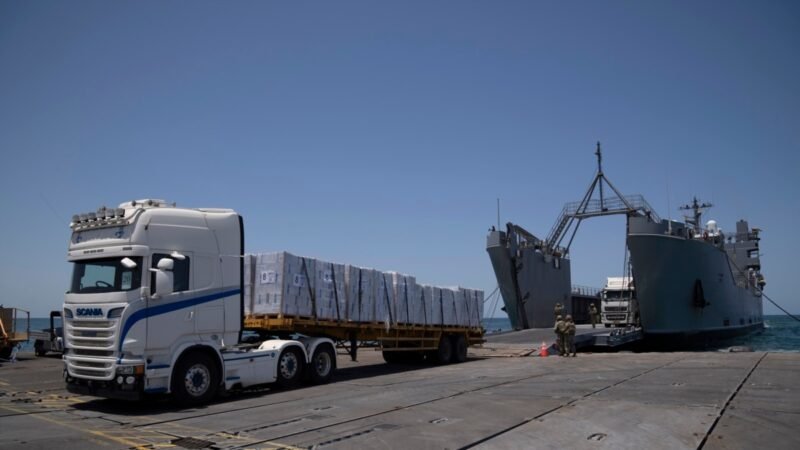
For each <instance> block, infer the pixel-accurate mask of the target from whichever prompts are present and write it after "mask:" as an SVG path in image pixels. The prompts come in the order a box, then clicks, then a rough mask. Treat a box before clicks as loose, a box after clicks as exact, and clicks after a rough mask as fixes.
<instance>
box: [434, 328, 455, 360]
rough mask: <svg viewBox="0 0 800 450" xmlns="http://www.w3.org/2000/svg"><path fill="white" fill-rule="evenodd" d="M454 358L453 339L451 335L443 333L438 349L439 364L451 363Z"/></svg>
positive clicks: (437, 358)
mask: <svg viewBox="0 0 800 450" xmlns="http://www.w3.org/2000/svg"><path fill="white" fill-rule="evenodd" d="M452 359H453V341H452V340H451V339H450V336H447V335H444V334H443V335H442V338H441V339H439V349H438V350H436V361H437V362H438V363H439V364H449V363H450V361H451V360H452Z"/></svg>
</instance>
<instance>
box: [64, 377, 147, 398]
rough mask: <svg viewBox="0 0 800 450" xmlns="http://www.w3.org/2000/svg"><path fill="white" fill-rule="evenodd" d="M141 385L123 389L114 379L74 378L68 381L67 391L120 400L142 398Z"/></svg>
mask: <svg viewBox="0 0 800 450" xmlns="http://www.w3.org/2000/svg"><path fill="white" fill-rule="evenodd" d="M140 386H141V385H140V384H139V383H137V384H136V385H132V386H131V387H132V388H133V389H123V388H120V386H119V385H118V384H117V383H116V382H114V380H112V381H96V380H79V379H76V378H72V379H71V380H70V381H68V382H67V391H68V392H71V393H73V394H79V395H91V396H93V397H104V398H113V399H118V400H141V399H142V397H143V396H144V394H143V393H142V389H141V387H140Z"/></svg>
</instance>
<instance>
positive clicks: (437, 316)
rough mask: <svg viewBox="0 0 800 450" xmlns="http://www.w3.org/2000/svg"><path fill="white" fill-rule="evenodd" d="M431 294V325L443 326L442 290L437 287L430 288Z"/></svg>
mask: <svg viewBox="0 0 800 450" xmlns="http://www.w3.org/2000/svg"><path fill="white" fill-rule="evenodd" d="M431 292H432V293H433V296H432V297H431V306H430V307H431V315H430V317H431V325H444V322H443V321H442V311H443V309H442V300H443V298H442V297H443V296H442V288H440V287H438V286H432V287H431Z"/></svg>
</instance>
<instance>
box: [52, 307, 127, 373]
mask: <svg viewBox="0 0 800 450" xmlns="http://www.w3.org/2000/svg"><path fill="white" fill-rule="evenodd" d="M64 322H65V323H64V325H65V326H64V329H65V336H66V341H67V342H66V344H67V348H68V349H69V353H67V355H66V361H67V366H68V369H69V373H70V374H72V375H74V376H78V377H81V378H88V379H93V380H110V379H111V378H113V377H114V370H115V369H114V356H115V354H116V352H115V346H116V338H117V322H118V320H113V319H112V320H107V319H101V320H91V319H77V320H75V319H67V320H65V321H64Z"/></svg>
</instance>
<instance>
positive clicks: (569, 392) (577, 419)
mask: <svg viewBox="0 0 800 450" xmlns="http://www.w3.org/2000/svg"><path fill="white" fill-rule="evenodd" d="M359 357H360V358H361V361H360V362H357V363H353V362H350V361H349V358H347V357H346V356H345V355H340V357H339V358H338V361H339V365H340V371H339V373H338V376H337V378H336V379H335V381H334V382H333V383H331V384H328V385H324V386H310V387H304V388H299V389H295V390H289V391H286V390H272V389H263V390H260V391H255V392H248V393H238V394H233V395H231V396H229V397H227V398H224V399H219V400H218V401H216V402H214V403H212V404H210V405H206V406H203V407H198V408H190V409H178V408H175V407H174V406H173V405H172V403H170V402H168V401H154V402H150V403H144V404H140V403H127V402H119V401H111V400H102V399H94V398H90V397H83V396H75V395H71V394H68V393H66V392H65V391H64V390H63V382H62V381H61V368H62V366H61V361H60V360H59V359H58V358H55V357H46V358H33V357H32V356H27V358H30V359H25V360H22V361H20V362H18V363H16V364H2V365H0V429H2V433H0V448H30V449H39V448H41V449H48V448H52V447H53V445H54V444H53V443H54V442H58V447H59V449H60V450H68V449H85V448H157V447H176V446H177V448H186V447H192V446H194V447H195V448H199V447H200V446H206V448H209V447H210V446H213V448H293V447H301V448H308V447H316V448H321V449H328V448H398V449H400V448H464V447H468V448H469V447H480V448H592V449H596V448H670V449H672V448H698V447H699V446H701V445H703V448H753V447H758V446H760V445H762V444H764V443H768V446H769V447H770V448H800V433H798V431H797V430H799V429H800V409H798V405H800V386H798V383H797V382H796V380H797V379H798V375H800V353H763V352H757V353H723V352H686V353H639V354H636V353H624V354H609V353H604V354H588V353H579V354H578V357H577V358H558V357H549V358H530V357H522V358H482V359H478V358H472V359H470V360H469V361H468V362H466V363H463V364H456V365H447V366H411V365H394V366H390V365H387V364H384V363H383V362H382V359H381V356H380V352H374V351H363V352H361V353H360V354H359ZM180 446H183V447H180Z"/></svg>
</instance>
